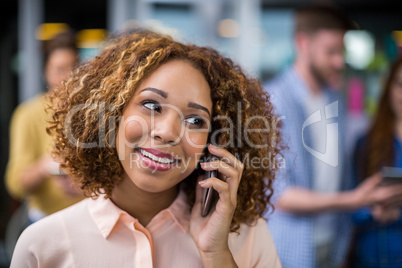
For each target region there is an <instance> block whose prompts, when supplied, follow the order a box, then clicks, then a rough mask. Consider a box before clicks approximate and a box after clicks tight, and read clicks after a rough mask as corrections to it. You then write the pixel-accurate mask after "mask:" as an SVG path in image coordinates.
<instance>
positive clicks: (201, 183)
mask: <svg viewBox="0 0 402 268" xmlns="http://www.w3.org/2000/svg"><path fill="white" fill-rule="evenodd" d="M205 182H206V181H204V180H202V181H199V182H198V184H199V185H201V186H203V185H204V184H205Z"/></svg>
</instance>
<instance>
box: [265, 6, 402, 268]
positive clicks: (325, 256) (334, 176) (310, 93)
mask: <svg viewBox="0 0 402 268" xmlns="http://www.w3.org/2000/svg"><path fill="white" fill-rule="evenodd" d="M295 22H296V24H295V36H294V41H295V47H296V58H295V61H294V64H293V66H292V67H291V68H289V69H288V70H286V71H285V72H283V73H282V74H281V75H279V76H278V77H277V78H275V79H274V80H273V81H271V82H270V83H268V84H267V85H266V90H267V91H268V92H269V93H270V94H271V95H272V103H273V104H274V106H275V109H276V112H277V114H278V115H279V116H282V123H283V129H282V131H283V140H284V142H285V144H286V145H287V146H288V149H287V150H286V151H285V152H284V156H285V161H286V167H285V168H284V169H282V170H281V171H280V174H281V175H279V176H278V179H277V181H276V185H274V202H275V206H276V210H275V211H274V213H273V214H272V215H269V216H268V217H269V221H268V225H269V228H270V230H271V232H272V235H273V237H274V241H275V244H276V247H277V250H278V254H279V257H280V259H281V262H282V264H283V266H284V267H287V268H291V267H325V268H328V267H339V266H340V265H341V263H342V262H343V260H344V258H345V255H346V251H347V248H348V244H349V240H350V231H351V223H350V217H349V215H347V214H345V213H342V211H350V210H354V209H357V208H360V207H363V206H367V205H372V204H374V203H377V202H381V201H383V200H387V199H388V198H391V197H393V196H395V195H397V194H398V192H399V191H401V189H400V188H398V189H396V188H391V187H388V188H378V187H376V185H377V184H378V183H379V181H380V180H381V178H380V176H379V175H375V176H373V177H371V178H369V179H367V180H365V182H364V183H363V184H361V185H360V186H359V187H358V188H356V189H354V190H349V189H352V184H353V183H352V180H351V179H350V176H349V175H348V172H347V170H349V169H348V165H349V163H348V161H346V159H344V157H343V156H344V155H345V148H343V145H344V144H345V143H344V135H342V134H339V133H342V131H343V130H344V122H343V119H342V117H343V114H344V110H343V106H342V101H341V97H340V96H339V94H338V93H337V92H336V91H335V90H334V89H335V88H339V87H340V86H341V85H342V73H343V69H344V67H345V61H344V44H343V37H344V34H345V32H346V31H347V30H349V29H353V28H354V24H353V22H352V21H351V20H350V19H349V18H348V17H347V16H346V15H345V14H344V13H343V12H341V11H340V10H338V9H336V8H335V7H332V6H327V5H313V6H308V7H303V8H300V9H299V10H297V11H296V16H295Z"/></svg>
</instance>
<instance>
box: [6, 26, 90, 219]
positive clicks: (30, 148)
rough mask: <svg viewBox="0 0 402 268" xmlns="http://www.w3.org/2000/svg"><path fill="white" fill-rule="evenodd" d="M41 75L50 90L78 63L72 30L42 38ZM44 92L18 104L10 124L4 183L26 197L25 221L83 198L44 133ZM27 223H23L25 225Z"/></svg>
mask: <svg viewBox="0 0 402 268" xmlns="http://www.w3.org/2000/svg"><path fill="white" fill-rule="evenodd" d="M43 49H44V51H43V52H44V66H45V68H44V78H45V80H46V84H47V87H48V88H47V89H48V90H49V91H51V90H53V89H54V88H55V87H57V86H58V85H59V84H60V82H61V81H63V80H64V79H66V78H67V77H68V75H69V74H70V72H71V71H72V69H73V67H74V65H76V64H77V63H78V48H77V46H76V41H75V36H74V34H73V33H72V32H63V33H60V34H58V35H56V36H55V37H53V38H52V39H51V40H48V41H44V43H43ZM46 101H47V100H46V97H45V95H44V94H41V95H39V96H36V97H35V98H33V99H32V100H29V101H27V102H24V103H22V104H21V105H19V106H18V107H17V108H16V110H15V111H14V113H13V117H12V120H11V125H10V157H9V162H8V165H7V171H6V186H7V189H8V191H9V193H10V195H11V196H12V197H14V198H15V199H16V200H19V201H23V200H24V201H26V203H27V205H28V219H29V220H28V222H26V223H22V225H23V226H22V227H24V225H28V224H30V223H32V222H35V221H37V220H39V219H41V218H43V217H44V216H46V215H49V214H51V213H53V212H56V211H58V210H61V209H63V208H66V207H67V206H69V205H72V204H74V203H75V202H77V201H79V200H81V199H82V198H83V194H82V193H81V191H80V190H77V189H75V188H74V187H72V185H71V180H70V178H69V177H68V176H66V175H64V174H61V173H60V170H59V165H58V163H56V162H55V161H54V160H53V159H52V157H51V156H50V152H51V150H52V148H53V145H52V144H53V141H52V138H51V137H50V136H49V135H48V134H47V133H46V126H47V121H49V119H50V118H51V117H50V116H51V115H50V114H48V113H47V111H46V110H45V109H46V107H47V104H46ZM25 227H26V226H25Z"/></svg>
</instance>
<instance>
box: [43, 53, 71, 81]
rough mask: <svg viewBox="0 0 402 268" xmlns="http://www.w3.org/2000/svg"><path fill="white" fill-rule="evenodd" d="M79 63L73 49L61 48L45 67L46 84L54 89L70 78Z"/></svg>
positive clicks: (52, 54) (51, 55)
mask: <svg viewBox="0 0 402 268" xmlns="http://www.w3.org/2000/svg"><path fill="white" fill-rule="evenodd" d="M76 63H77V54H76V53H75V52H74V50H72V49H68V48H60V49H56V50H55V51H53V52H52V53H51V54H50V55H49V58H48V60H47V63H46V67H45V78H46V83H47V84H48V86H49V87H50V88H53V87H55V86H57V85H58V84H60V83H61V81H63V80H64V79H66V78H67V77H68V75H69V74H70V72H71V70H72V69H73V67H74V65H75V64H76Z"/></svg>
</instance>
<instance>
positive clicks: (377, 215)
mask: <svg viewBox="0 0 402 268" xmlns="http://www.w3.org/2000/svg"><path fill="white" fill-rule="evenodd" d="M371 215H372V216H373V218H374V219H375V220H376V221H378V222H379V223H382V224H388V223H392V222H394V221H396V220H398V219H399V217H400V216H401V214H400V210H399V207H384V206H381V205H374V206H373V207H372V209H371Z"/></svg>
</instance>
